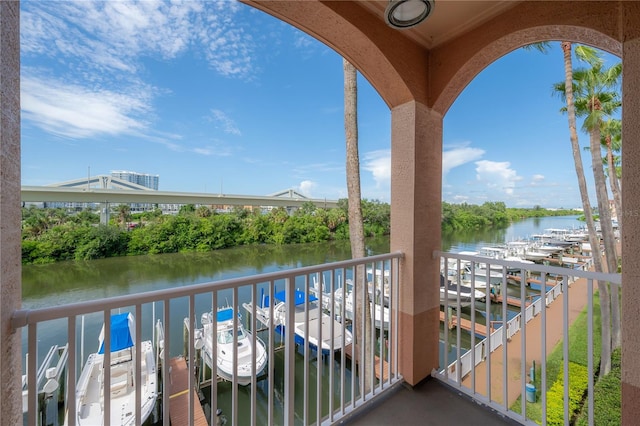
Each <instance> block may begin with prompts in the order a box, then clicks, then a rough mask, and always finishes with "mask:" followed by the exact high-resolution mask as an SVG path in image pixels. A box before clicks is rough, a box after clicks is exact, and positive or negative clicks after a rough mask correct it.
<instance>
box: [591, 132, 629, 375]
mask: <svg viewBox="0 0 640 426" xmlns="http://www.w3.org/2000/svg"><path fill="white" fill-rule="evenodd" d="M590 146H591V167H592V169H593V179H594V182H595V185H596V198H597V199H598V211H599V213H600V230H601V232H602V240H603V242H604V255H605V260H606V262H607V272H612V273H615V272H616V271H617V270H618V256H617V254H616V241H615V236H614V234H613V225H612V223H611V208H610V207H609V194H608V192H607V182H606V178H605V176H604V170H603V167H602V145H601V143H600V126H594V129H593V130H592V131H591V132H590ZM618 298H619V294H618V287H617V286H615V285H614V286H612V287H611V299H610V302H609V303H610V304H611V342H610V343H609V345H610V346H611V347H612V349H613V348H615V347H617V346H619V345H620V342H621V340H622V333H621V330H620V306H619V305H620V304H619V301H618ZM605 303H606V301H605V300H604V299H603V298H602V296H601V298H600V307H601V309H602V307H603V306H604V304H605ZM616 334H617V335H616ZM616 344H617V346H616ZM608 372H609V371H608V370H607V369H605V372H604V374H607V373H608Z"/></svg>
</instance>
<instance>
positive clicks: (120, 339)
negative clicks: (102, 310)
mask: <svg viewBox="0 0 640 426" xmlns="http://www.w3.org/2000/svg"><path fill="white" fill-rule="evenodd" d="M134 333H135V326H134V319H133V315H132V314H131V313H128V312H127V313H122V314H116V315H112V316H111V339H110V358H111V359H110V365H108V366H106V367H107V368H108V369H109V372H110V375H111V378H110V381H109V382H108V383H106V389H107V390H108V391H109V392H110V394H109V395H110V400H111V403H110V406H111V412H110V418H111V424H112V425H120V426H129V425H134V424H136V411H137V410H138V409H140V421H141V423H144V422H145V421H146V420H147V419H148V418H149V416H150V414H151V412H152V411H153V408H154V406H155V404H156V398H157V373H156V364H155V353H154V350H153V345H152V344H151V341H150V340H147V341H144V342H141V344H140V346H139V347H136V346H135V334H134ZM104 339H105V331H104V325H103V327H102V331H101V332H100V337H99V342H100V343H99V346H98V351H97V352H95V353H92V354H90V355H89V357H88V358H87V362H86V363H85V365H84V367H83V369H82V372H81V373H80V377H79V379H78V384H77V386H76V408H77V413H76V415H77V417H76V424H78V425H90V426H99V425H102V424H103V420H104V412H103V410H104V390H105V380H106V379H105V374H104V372H105V365H104V361H105V353H104ZM136 351H140V352H142V354H141V355H142V356H141V359H142V362H141V371H140V373H141V374H140V377H141V382H140V383H136V381H135V379H136V373H135V365H136V356H137V355H136ZM137 386H138V387H140V401H141V406H140V407H136V404H135V401H136V387H137Z"/></svg>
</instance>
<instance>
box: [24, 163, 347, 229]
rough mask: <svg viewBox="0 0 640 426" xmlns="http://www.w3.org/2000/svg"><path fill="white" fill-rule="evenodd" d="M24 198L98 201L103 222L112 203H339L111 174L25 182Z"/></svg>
mask: <svg viewBox="0 0 640 426" xmlns="http://www.w3.org/2000/svg"><path fill="white" fill-rule="evenodd" d="M22 202H23V203H32V202H52V203H99V204H100V217H101V222H102V223H108V222H109V214H110V212H109V210H110V208H109V205H110V204H148V205H152V204H153V205H160V206H163V205H164V206H167V205H170V206H177V205H184V204H195V205H210V206H213V205H216V206H220V205H222V206H230V205H234V206H254V207H268V208H270V207H284V208H286V209H290V208H297V207H301V206H302V205H303V204H304V203H309V202H310V203H313V204H314V205H316V206H317V207H322V208H333V207H337V206H338V202H337V201H335V200H326V199H313V198H307V197H306V196H304V195H302V194H300V193H298V192H296V191H295V190H292V189H289V190H285V191H280V192H276V193H273V194H271V195H267V196H257V195H231V194H212V193H193V192H170V191H156V190H153V189H150V188H148V187H146V186H143V185H138V184H136V183H132V182H128V181H126V180H122V179H119V178H116V177H113V176H109V175H98V176H93V177H88V178H83V179H75V180H71V181H67V182H61V183H56V184H53V185H48V186H23V187H22Z"/></svg>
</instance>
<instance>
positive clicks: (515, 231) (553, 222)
mask: <svg viewBox="0 0 640 426" xmlns="http://www.w3.org/2000/svg"><path fill="white" fill-rule="evenodd" d="M582 227H584V222H581V221H579V220H578V216H550V217H540V218H537V217H536V218H530V219H525V220H522V221H519V222H516V223H513V224H511V225H510V226H509V227H508V228H506V229H489V230H484V231H465V232H454V233H447V234H445V233H443V235H442V250H443V251H450V252H453V253H458V252H461V251H479V250H480V248H481V247H484V246H495V245H499V244H504V243H506V242H509V241H516V240H519V239H523V238H529V237H530V236H531V235H534V234H542V233H544V231H545V229H549V228H564V229H573V228H582Z"/></svg>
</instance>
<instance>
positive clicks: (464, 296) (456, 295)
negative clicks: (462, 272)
mask: <svg viewBox="0 0 640 426" xmlns="http://www.w3.org/2000/svg"><path fill="white" fill-rule="evenodd" d="M485 299H486V294H485V293H483V292H481V291H479V290H472V289H471V287H470V286H466V285H463V284H454V283H452V282H451V281H450V280H447V279H445V277H444V275H442V274H440V304H441V305H444V304H445V303H446V304H447V305H448V306H452V307H457V306H458V302H459V303H460V305H459V306H460V307H466V306H469V305H471V301H472V300H477V301H483V300H485Z"/></svg>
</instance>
